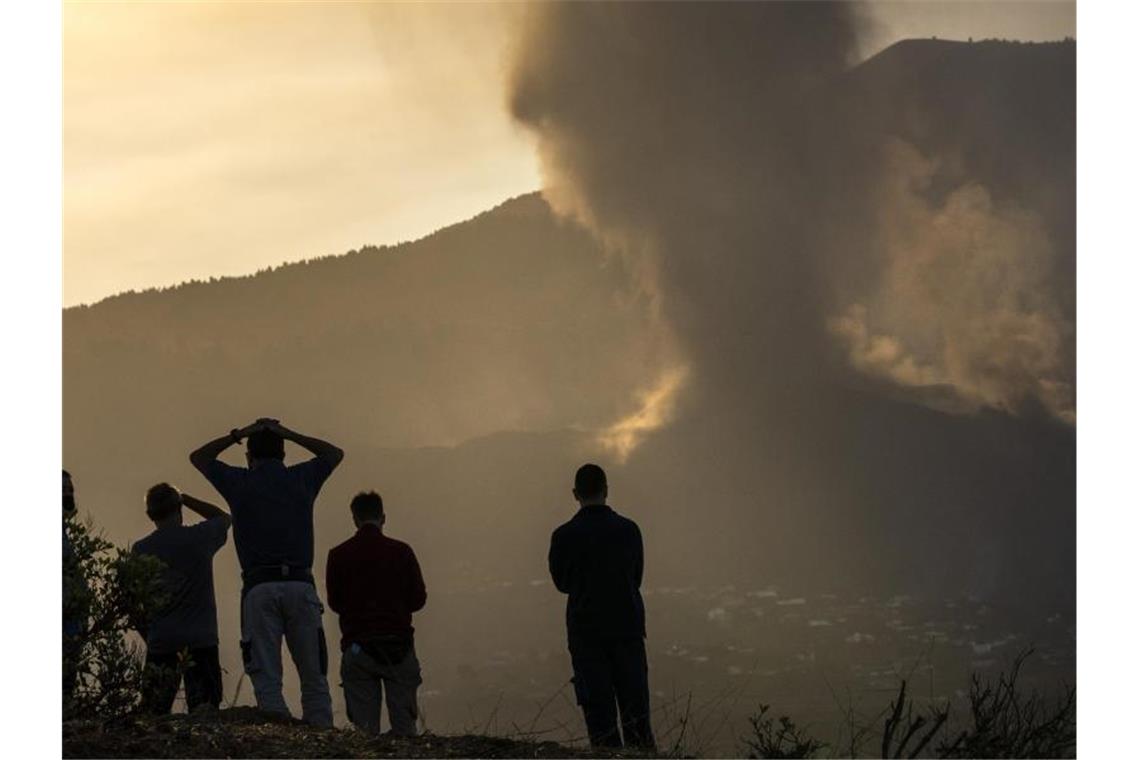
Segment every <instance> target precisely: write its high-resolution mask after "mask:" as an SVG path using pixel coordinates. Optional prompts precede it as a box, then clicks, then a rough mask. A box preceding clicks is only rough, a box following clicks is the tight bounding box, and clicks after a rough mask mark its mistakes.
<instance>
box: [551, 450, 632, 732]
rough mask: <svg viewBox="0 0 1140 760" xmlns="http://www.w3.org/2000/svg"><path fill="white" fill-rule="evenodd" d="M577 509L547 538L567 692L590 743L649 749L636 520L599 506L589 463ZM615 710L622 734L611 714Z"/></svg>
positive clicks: (596, 475)
mask: <svg viewBox="0 0 1140 760" xmlns="http://www.w3.org/2000/svg"><path fill="white" fill-rule="evenodd" d="M573 493H574V498H575V499H576V500H577V501H578V504H579V505H581V508H580V509H579V510H578V513H577V514H576V515H574V517H573V518H572V519H571V520H570V521H569V522H567V523H565V524H563V525H561V526H559V528H558V529H557V530H555V531H554V535H553V536H551V538H550V575H551V577H552V578H553V579H554V585H555V586H556V587H557V588H558V590H559V591H561V592H562V593H564V594H569V599H567V601H566V631H567V634H568V639H569V648H570V661H571V665H572V666H573V668H574V693H575V695H576V696H577V698H578V704H579V705H581V706H582V712H583V713H584V715H585V718H586V730H587V732H588V733H589V735H590V744H591V745H593V746H595V747H599V746H601V747H620V746H622V736H624V738H625V744H626V746H630V747H642V748H653V747H654V740H653V731H652V729H651V728H650V725H649V665H648V662H647V660H646V656H645V605H644V603H643V602H642V600H641V575H642V568H643V564H644V561H643V549H642V543H641V531H640V530H639V529H638V527H637V523H635V522H634V521H633V520H630V519H629V518H626V517H622V516H621V515H619V514H618V513H617V512H615V511H614V510H613V509H611V508H610V507H608V506H606V496H607V493H608V487H607V484H606V474H605V472H603V471H602V468H601V467H598V466H597V465H595V464H586V465H582V467H580V468H579V469H578V472H577V474H576V475H575V476H574V492H573ZM618 710H620V711H621V733H622V735H621V736H619V735H618V726H617V716H618Z"/></svg>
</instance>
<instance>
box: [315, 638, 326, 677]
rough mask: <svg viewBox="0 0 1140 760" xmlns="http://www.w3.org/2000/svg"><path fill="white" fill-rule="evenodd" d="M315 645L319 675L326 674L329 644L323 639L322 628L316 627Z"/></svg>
mask: <svg viewBox="0 0 1140 760" xmlns="http://www.w3.org/2000/svg"><path fill="white" fill-rule="evenodd" d="M317 646H318V648H319V657H320V665H321V675H322V676H327V675H328V674H329V645H328V642H326V641H325V629H324V628H318V629H317Z"/></svg>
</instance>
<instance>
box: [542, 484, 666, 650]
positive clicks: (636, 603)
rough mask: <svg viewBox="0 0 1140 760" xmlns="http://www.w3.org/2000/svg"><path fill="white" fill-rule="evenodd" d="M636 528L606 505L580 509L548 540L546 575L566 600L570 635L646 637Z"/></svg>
mask: <svg viewBox="0 0 1140 760" xmlns="http://www.w3.org/2000/svg"><path fill="white" fill-rule="evenodd" d="M643 568H644V556H643V547H642V542H641V530H640V529H638V527H637V523H635V522H634V521H633V520H630V519H629V518H628V517H622V516H621V515H619V514H618V513H617V512H615V511H614V510H612V509H611V508H610V507H608V506H604V505H599V506H590V507H582V508H581V509H579V510H578V513H577V514H575V515H574V517H573V519H571V520H570V521H569V522H567V523H565V524H563V525H561V526H559V528H558V529H557V530H555V531H554V535H552V536H551V538H550V575H551V577H552V578H553V580H554V585H555V586H556V587H557V588H558V590H559V591H561V592H562V593H564V594H568V595H569V597H570V598H569V599H567V600H566V628H567V630H568V632H569V633H570V635H571V636H572V637H573V636H588V637H595V638H597V637H600V638H611V637H625V636H644V635H645V605H644V603H643V601H642V599H641V575H642V570H643Z"/></svg>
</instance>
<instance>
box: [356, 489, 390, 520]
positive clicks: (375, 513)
mask: <svg viewBox="0 0 1140 760" xmlns="http://www.w3.org/2000/svg"><path fill="white" fill-rule="evenodd" d="M349 506H350V508H351V509H352V516H353V517H355V518H356V519H357V520H379V519H380V516H381V515H383V514H384V500H383V499H381V498H380V494H378V493H376V492H375V491H361V492H360V493H358V494H356V496H353V497H352V504H351V505H349Z"/></svg>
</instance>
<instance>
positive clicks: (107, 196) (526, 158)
mask: <svg viewBox="0 0 1140 760" xmlns="http://www.w3.org/2000/svg"><path fill="white" fill-rule="evenodd" d="M520 10H521V8H520V6H519V5H516V4H474V3H463V4H450V3H385V4H380V3H377V4H368V3H343V4H341V3H221V2H178V3H162V4H159V3H141V2H140V3H100V2H83V3H79V2H68V3H65V6H64V236H65V237H64V292H63V298H64V303H65V304H66V305H72V304H76V303H89V302H93V301H96V300H99V299H100V298H103V297H105V296H107V295H110V294H113V293H116V292H120V291H123V290H127V289H131V288H135V289H139V288H145V287H150V286H163V285H172V284H175V283H178V282H181V281H184V280H188V279H192V278H206V277H210V276H220V275H231V274H242V273H248V272H252V271H255V270H257V269H260V268H264V267H267V266H272V265H276V264H279V263H281V262H284V261H292V260H297V259H303V258H310V257H313V256H320V255H326V254H336V253H343V252H344V251H346V250H348V249H351V248H356V247H359V246H361V245H364V244H381V243H395V242H399V241H401V240H407V239H413V238H417V237H420V236H422V235H424V234H427V233H429V232H431V231H432V230H434V229H437V228H439V227H442V226H445V225H447V224H450V223H452V222H455V221H459V220H461V219H464V218H467V217H469V216H472V215H474V214H476V213H478V212H480V211H483V210H485V209H487V208H489V207H491V206H493V205H495V204H496V203H498V202H500V201H501V200H503V199H505V198H507V197H510V196H513V195H517V194H520V193H523V192H527V191H530V190H534V189H537V188H538V187H539V186H540V184H541V180H540V177H539V172H538V162H537V158H536V155H535V150H534V146H533V144H532V143H531V141H530V138H529V137H528V136H527V135H526V133H524V132H523V131H522V130H520V129H519V128H517V127H516V126H515V125H514V124H512V122H511V120H510V118H509V116H508V114H507V111H506V108H505V107H504V99H505V95H504V92H505V90H504V70H505V66H506V64H507V61H508V59H509V52H510V45H511V42H512V30H513V29H514V22H515V19H516V18H517V17H518V15H519V13H520ZM873 10H874V16H875V20H876V23H875V24H874V26H873V27H872V28H871V29H870V31H869V32H868V35H867V39H866V40H865V42H864V45H863V49H864V52H865V53H867V54H869V53H872V52H874V51H876V50H878V49H881V48H882V47H884V46H886V45H887V44H890V43H891V42H893V41H895V40H897V39H902V38H906V37H915V36H931V35H937V36H939V37H943V38H951V39H953V38H960V39H964V38H966V37H969V36H973V37H975V38H984V37H1007V38H1019V39H1025V40H1039V39H1057V38H1060V37H1063V36H1066V35H1075V7H1074V4H1073V3H1069V2H1059V3H1018V2H1005V3H999V4H984V3H961V2H960V3H934V2H923V3H904V2H888V3H878V4H876V5H875V6H874V9H873Z"/></svg>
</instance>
